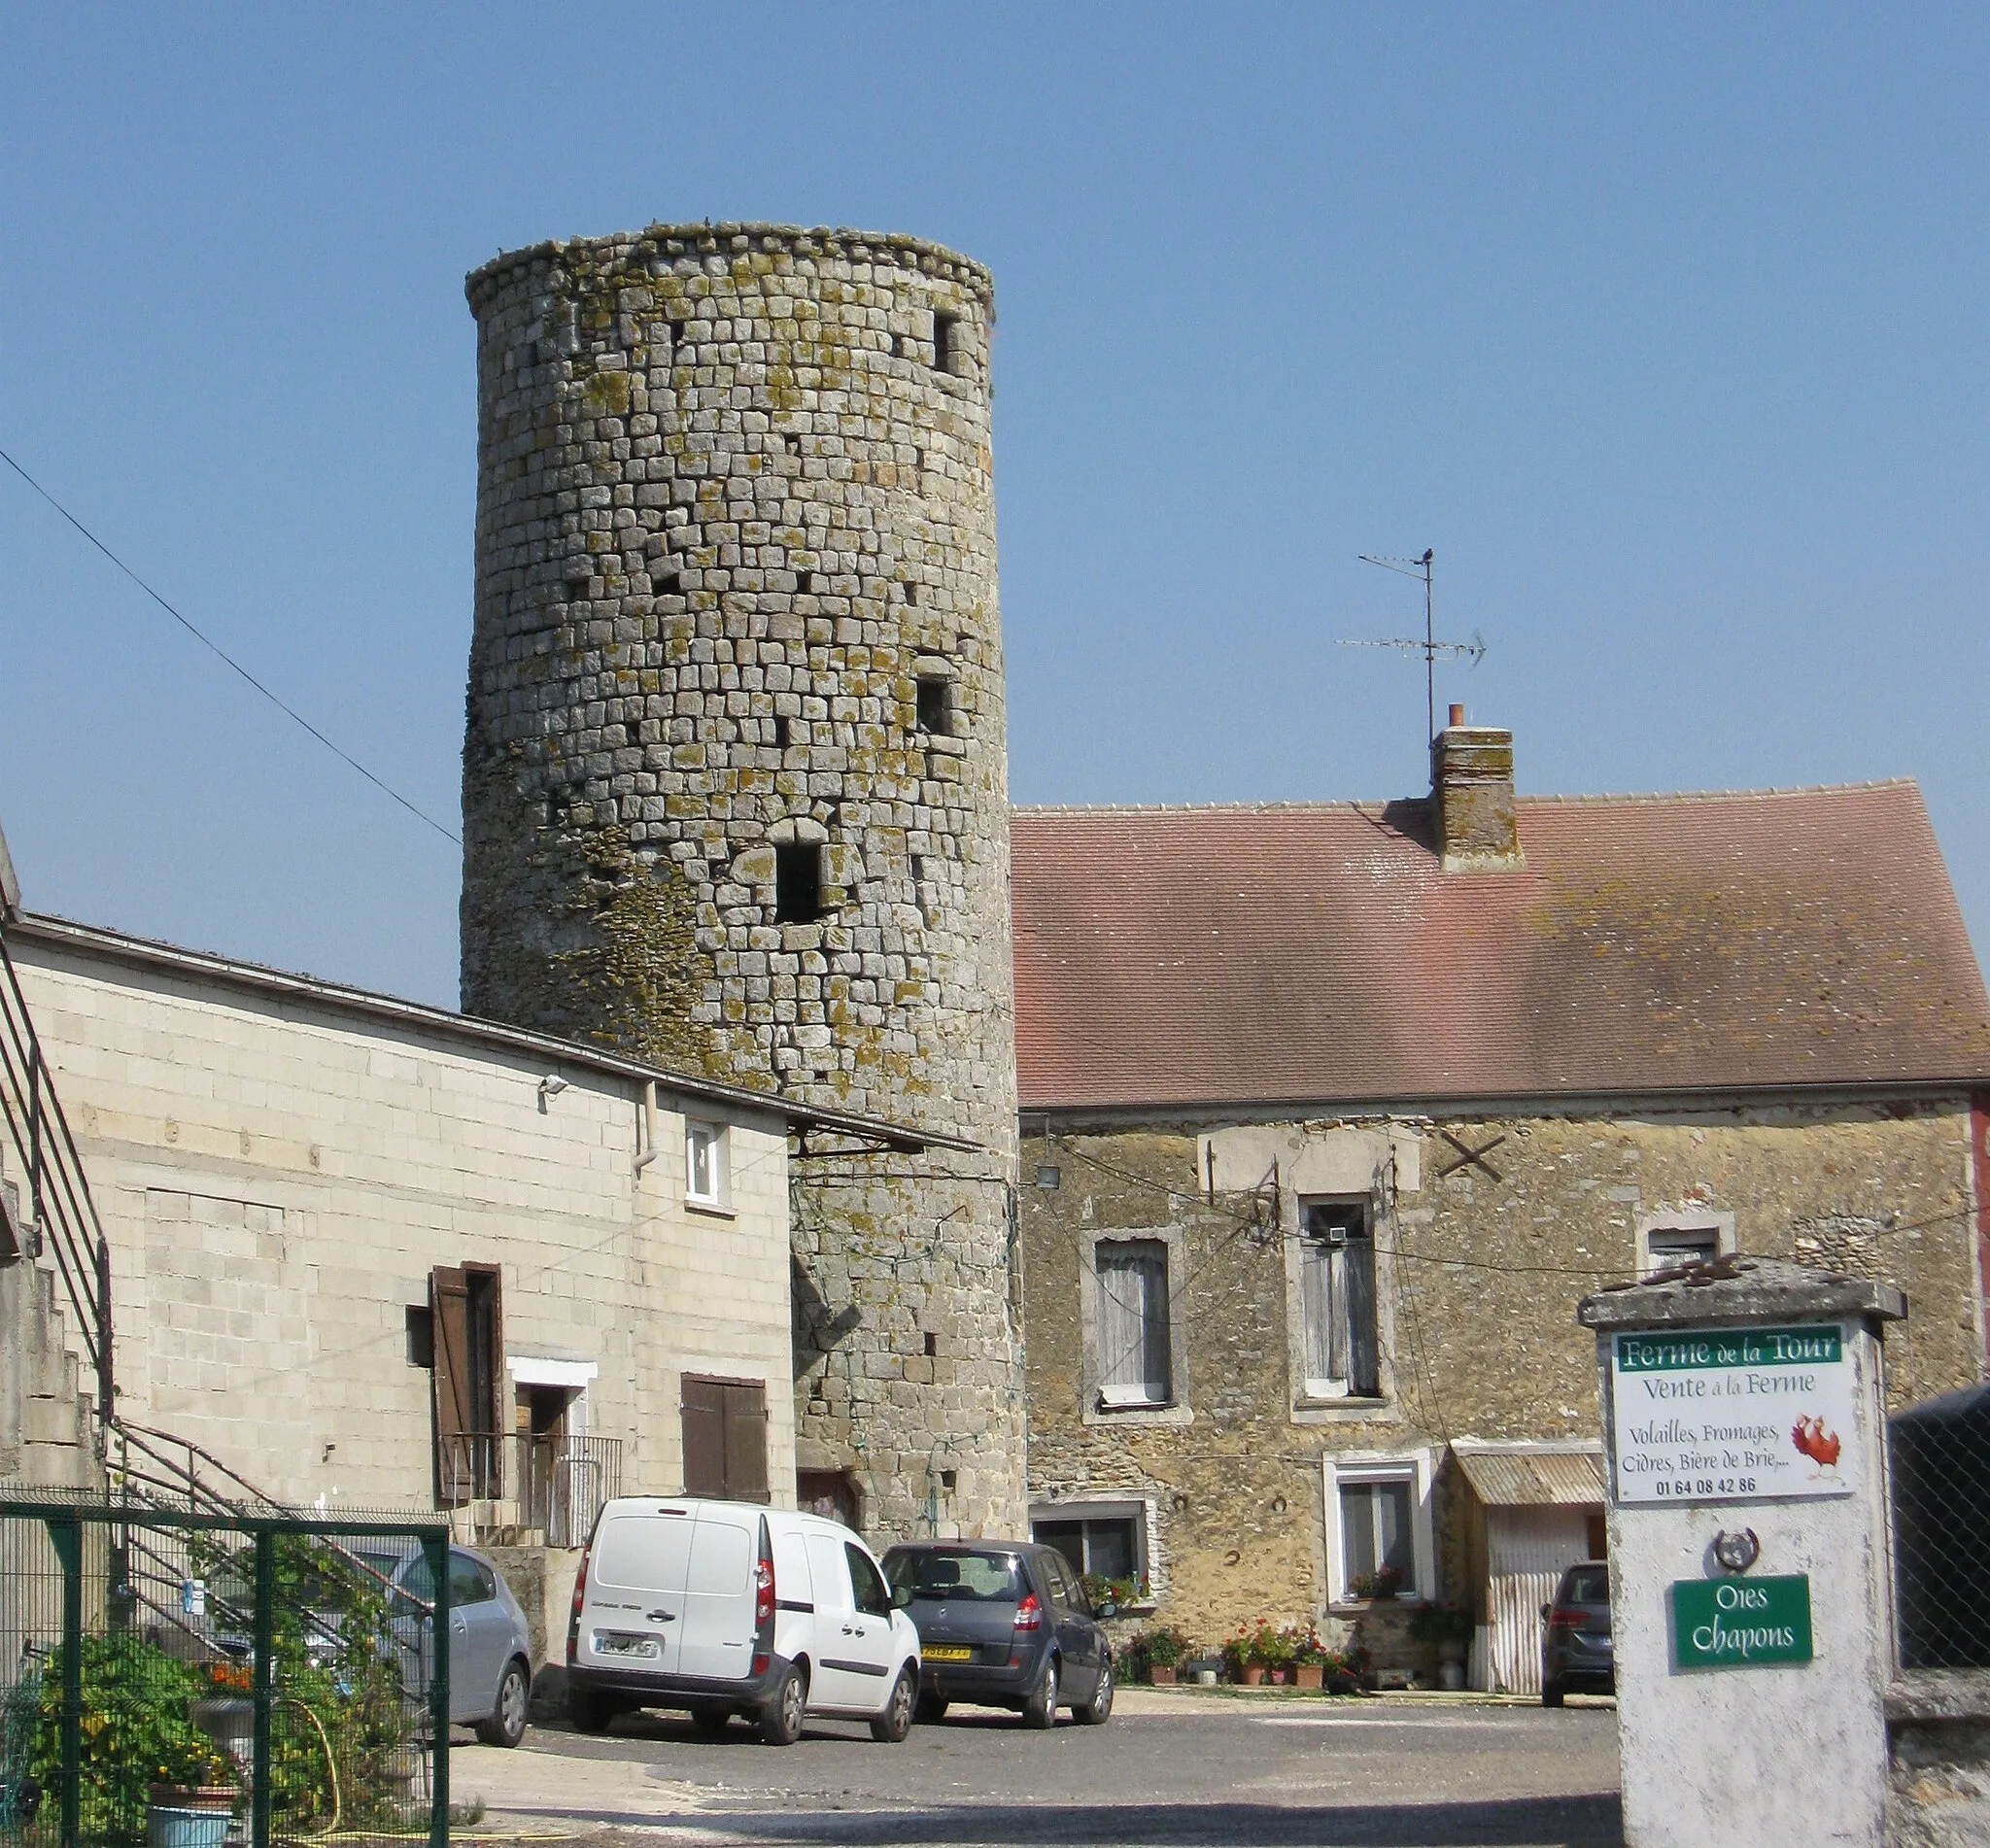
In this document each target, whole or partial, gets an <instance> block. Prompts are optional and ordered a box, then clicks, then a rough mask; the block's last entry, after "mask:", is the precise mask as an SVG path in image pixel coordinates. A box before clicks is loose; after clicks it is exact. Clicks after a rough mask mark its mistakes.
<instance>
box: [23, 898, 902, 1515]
mask: <svg viewBox="0 0 1990 1848" xmlns="http://www.w3.org/2000/svg"><path fill="white" fill-rule="evenodd" d="M7 947H8V950H9V952H10V954H11V957H12V959H13V962H14V965H15V968H16V970H17V975H18V979H19V982H20V984H21V988H22V990H23V992H24V994H25V997H26V1001H27V1006H28V1010H29V1011H30V1014H31V1016H32V1019H33V1021H34V1023H35V1029H36V1032H37V1034H38V1035H39V1039H40V1042H41V1047H42V1052H43V1055H44V1057H45V1058H46V1060H47V1063H48V1066H49V1069H50V1072H51V1076H52V1078H53V1081H54V1085H55V1088H56V1090H57V1093H58V1094H59V1096H60V1097H61V1099H62V1101H63V1104H64V1106H65V1108H66V1111H67V1114H68V1118H69V1122H70V1126H71V1128H72V1130H73V1131H74V1133H75V1136H76V1139H77V1143H78V1145H79V1147H80V1149H81V1152H82V1157H83V1162H84V1166H85V1169H86V1173H87V1176H88V1179H89V1184H90V1188H91V1190H92V1192H93V1193H94V1195H95V1199H96V1205H97V1209H98V1212H99V1214H100V1215H101V1218H102V1220H103V1224H104V1227H105V1230H106V1234H107V1238H108V1243H109V1245H110V1249H111V1268H112V1289H111V1295H112V1301H113V1303H114V1305H115V1319H116V1330H115V1340H114V1346H113V1353H114V1357H115V1370H116V1377H117V1411H118V1414H119V1417H120V1420H124V1421H125V1422H127V1423H130V1424H133V1425H137V1426H151V1427H155V1428H158V1429H163V1430H166V1431H170V1432H171V1433H173V1434H174V1436H176V1437H178V1438H181V1439H184V1440H187V1441H189V1442H191V1443H194V1444H197V1445H199V1446H201V1447H203V1448H204V1449H206V1450H208V1451H210V1452H211V1453H213V1454H214V1455H215V1456H217V1457H219V1458H220V1459H222V1460H223V1462H225V1463H226V1464H227V1465H228V1466H230V1467H231V1468H233V1469H235V1470H238V1471H240V1472H241V1473H242V1475H243V1476H245V1477H247V1478H248V1479H249V1480H250V1481H251V1482H253V1483H254V1484H255V1485H256V1486H257V1488H259V1489H262V1490H263V1491H264V1492H266V1493H268V1494H271V1495H273V1496H276V1497H278V1498H280V1499H283V1500H285V1501H289V1502H292V1503H301V1504H311V1503H317V1502H319V1501H320V1500H321V1499H322V1500H323V1501H324V1502H325V1503H326V1504H327V1505H332V1506H335V1505H337V1504H339V1503H347V1504H359V1505H374V1506H379V1505H395V1506H407V1505H419V1506H429V1505H441V1506H444V1507H453V1508H460V1509H463V1510H464V1511H466V1514H467V1515H468V1516H469V1524H471V1525H472V1526H475V1527H477V1528H478V1529H479V1530H481V1531H486V1532H490V1531H492V1530H494V1529H497V1528H507V1527H515V1528H517V1529H520V1530H521V1532H520V1537H522V1538H523V1537H538V1536H539V1535H543V1538H544V1540H545V1541H546V1542H547V1543H550V1544H552V1545H554V1546H560V1545H572V1544H576V1543H577V1541H578V1540H579V1539H580V1538H582V1537H584V1533H585V1527H586V1524H587V1523H588V1521H589V1520H590V1519H591V1517H592V1510H593V1507H594V1506H595V1505H596V1504H597V1503H598V1502H599V1499H600V1496H601V1495H602V1494H604V1493H610V1492H615V1491H616V1489H618V1488H619V1489H623V1490H652V1491H655V1492H658V1493H683V1492H691V1493H698V1492H704V1493H725V1494H736V1495H747V1496H757V1497H765V1498H767V1499H769V1500H771V1501H772V1502H773V1503H774V1504H776V1505H786V1506H792V1505H793V1503H794V1495H795V1435H794V1417H795V1412H794V1393H793V1387H792V1367H793V1361H792V1353H793V1348H792V1341H791V1314H792V1311H791V1300H790V1298H791V1273H790V1258H789V1224H788V1164H789V1137H790V1135H791V1133H792V1134H795V1135H797V1136H814V1137H816V1138H817V1139H818V1142H819V1141H820V1140H821V1139H823V1138H827V1139H829V1140H831V1141H832V1142H835V1143H838V1144H841V1145H842V1146H849V1145H850V1144H851V1143H852V1142H854V1143H855V1144H856V1145H858V1146H870V1147H878V1146H890V1147H893V1148H895V1149H897V1150H898V1151H900V1152H905V1151H906V1150H908V1149H910V1148H914V1147H916V1146H918V1144H917V1142H916V1141H915V1140H910V1139H908V1138H906V1137H905V1136H903V1135H901V1134H899V1133H897V1132H894V1131H891V1130H889V1129H888V1128H887V1127H886V1126H884V1125H880V1124H876V1123H874V1122H871V1121H870V1120H869V1119H866V1118H862V1117H857V1116H849V1115H843V1114H840V1113H839V1112H834V1111H824V1110H818V1109H809V1108H803V1107H798V1106H795V1105H792V1104H789V1103H787V1102H785V1101H784V1100H781V1099H777V1098H772V1097H764V1096H757V1095H754V1094H753V1093H750V1092H748V1091H745V1090H741V1089H738V1088H736V1087H732V1086H728V1085H721V1084H709V1083H704V1082H702V1081H699V1080H696V1079H693V1078H686V1077H684V1076H682V1075H680V1074H671V1073H666V1072H662V1071H658V1070H654V1069H651V1068H649V1067H646V1066H643V1065H641V1064H638V1063H635V1062H633V1061H631V1060H628V1059H624V1058H619V1057H614V1056H610V1055H607V1054H605V1053H596V1052H593V1051H590V1050H588V1049H587V1048H584V1047H580V1046H576V1045H573V1044H566V1043H565V1042H561V1041H556V1040H552V1039H548V1038H545V1037H542V1036H539V1035H536V1034H532V1033H526V1032H519V1031H515V1030H512V1029H509V1028H503V1027H498V1026H495V1025H491V1024H488V1023H485V1022H481V1021H478V1020H474V1019H470V1018H466V1017H464V1016H462V1015H458V1014H452V1013H449V1012H447V1011H445V1010H438V1009H431V1008H426V1007H421V1006H417V1005H415V1004H411V1003H408V1002H403V1001H397V1000H393V999H390V998H388V997H384V996H380V995H374V994H368V993H364V992H361V991H359V990H355V989H351V988H344V987H340V986H337V985H334V984H331V983H327V982H323V981H318V980H315V979H313V978H310V977H306V976H298V975H283V974H279V973H277V972H274V971H271V970H267V969H262V968H258V967H256V966H254V965H248V964H243V963H239V962H232V961H228V960H225V959H223V958H221V957H217V956H211V955H205V954H199V953H194V952H190V951H188V950H183V949H177V948H172V947H169V946H167V945H163V944H159V943H154V942H149V941H142V940H139V939H135V938H131V937H126V936H122V935H120V934H118V933H116V932H112V931H107V930H101V929H95V928H91V927H86V926H83V925H78V924H73V923H68V922H64V921H61V920H57V919H54V918H48V917H37V916H33V915H27V916H23V917H21V918H19V919H18V920H17V921H16V922H14V923H12V924H10V925H9V926H8V929H7ZM113 1460H114V1462H115V1460H116V1459H115V1455H114V1458H113Z"/></svg>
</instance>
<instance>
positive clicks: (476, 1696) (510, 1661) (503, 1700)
mask: <svg viewBox="0 0 1990 1848" xmlns="http://www.w3.org/2000/svg"><path fill="white" fill-rule="evenodd" d="M355 1551H356V1552H358V1553H359V1556H360V1558H361V1559H362V1560H364V1561H365V1563H366V1564H367V1565H369V1566H370V1567H372V1569H373V1570H374V1571H376V1572H378V1573H379V1574H380V1576H381V1577H382V1578H384V1579H387V1580H388V1581H389V1582H390V1583H391V1584H392V1586H393V1587H394V1590H395V1591H397V1592H399V1593H401V1596H400V1597H399V1598H398V1599H397V1600H395V1614H394V1616H393V1617H392V1618H391V1619H390V1624H391V1626H392V1627H393V1629H394V1631H395V1635H396V1637H397V1638H398V1640H399V1641H400V1644H401V1657H402V1669H401V1677H402V1683H401V1685H402V1687H403V1689H404V1690H405V1691H406V1693H407V1694H408V1695H409V1696H410V1697H411V1698H413V1699H417V1700H422V1699H426V1698H427V1695H428V1662H429V1626H430V1625H431V1623H432V1619H431V1618H430V1617H429V1615H428V1612H427V1610H426V1609H425V1608H423V1607H427V1606H429V1605H431V1604H432V1603H433V1601H434V1596H435V1588H434V1586H433V1584H432V1582H431V1581H430V1578H429V1561H428V1559H427V1557H425V1556H424V1555H423V1554H422V1553H420V1552H419V1551H409V1552H396V1553H395V1554H391V1555H390V1554H375V1553H373V1552H371V1551H370V1550H369V1549H365V1548H363V1547H361V1548H356V1549H355ZM531 1699H532V1642H531V1632H530V1631H529V1630H528V1628H527V1626H526V1620H525V1612H524V1611H523V1610H522V1609H521V1608H520V1607H519V1602H518V1599H517V1598H515V1597H513V1596H512V1594H511V1588H510V1587H509V1586H508V1585H506V1584H505V1583H504V1580H503V1579H502V1577H501V1576H500V1575H499V1574H498V1572H497V1568H496V1567H495V1566H494V1565H492V1563H491V1561H490V1560H489V1559H487V1558H485V1557H484V1556H483V1555H482V1554H481V1553H474V1552H472V1551H471V1550H470V1549H469V1548H468V1547H454V1546H453V1547H451V1548H450V1549H449V1717H450V1719H451V1721H452V1722H454V1723H455V1724H456V1725H458V1726H470V1727H475V1728H476V1729H477V1737H478V1738H480V1739H482V1740H483V1742H484V1743H485V1744H486V1745H516V1744H517V1743H518V1742H519V1741H520V1740H521V1739H522V1738H524V1737H525V1728H526V1709H527V1707H528V1705H529V1703H530V1701H531Z"/></svg>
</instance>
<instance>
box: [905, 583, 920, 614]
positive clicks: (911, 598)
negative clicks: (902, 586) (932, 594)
mask: <svg viewBox="0 0 1990 1848" xmlns="http://www.w3.org/2000/svg"><path fill="white" fill-rule="evenodd" d="M918 606H919V587H918V585H917V584H916V583H915V582H914V581H913V580H912V579H910V578H907V579H906V607H907V608H908V609H917V608H918Z"/></svg>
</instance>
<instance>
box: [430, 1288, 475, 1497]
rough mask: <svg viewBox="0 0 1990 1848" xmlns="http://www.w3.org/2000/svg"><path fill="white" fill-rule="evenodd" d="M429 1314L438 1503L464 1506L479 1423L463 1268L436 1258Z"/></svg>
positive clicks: (468, 1301) (468, 1309) (468, 1493)
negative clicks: (468, 1436)
mask: <svg viewBox="0 0 1990 1848" xmlns="http://www.w3.org/2000/svg"><path fill="white" fill-rule="evenodd" d="M469 1321H470V1292H469V1283H468V1281H467V1280H466V1279H465V1278H464V1276H463V1272H462V1271H460V1270H453V1269H451V1268H449V1267H448V1266H447V1265H441V1264H438V1265H437V1266H436V1267H435V1268H434V1269H433V1270H432V1271H430V1272H429V1324H430V1327H431V1329H432V1333H433V1340H434V1345H435V1366H434V1370H433V1372H432V1373H431V1374H430V1375H429V1378H430V1380H431V1381H432V1382H433V1387H434V1390H433V1399H434V1406H435V1505H436V1507H438V1508H457V1507H461V1506H462V1505H463V1503H464V1502H465V1501H467V1500H469V1498H470V1474H471V1471H470V1462H471V1458H470V1455H469V1451H470V1448H471V1447H470V1446H469V1445H468V1444H467V1443H466V1442H465V1441H464V1437H465V1433H467V1432H470V1431H473V1430H474V1429H475V1428H476V1412H475V1409H474V1407H473V1405H472V1404H471V1387H470V1335H469Z"/></svg>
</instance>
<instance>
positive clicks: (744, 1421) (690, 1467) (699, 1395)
mask: <svg viewBox="0 0 1990 1848" xmlns="http://www.w3.org/2000/svg"><path fill="white" fill-rule="evenodd" d="M683 1390H684V1398H683V1407H684V1492H685V1493H686V1494H687V1495H709V1496H711V1497H713V1498H714V1499H716V1500H720V1501H767V1500H768V1499H770V1496H769V1492H768V1480H767V1387H766V1386H765V1385H764V1384H763V1383H762V1382H761V1381H758V1380H710V1379H705V1378H703V1376H701V1375H699V1374H694V1373H687V1374H686V1375H685V1376H684V1387H683Z"/></svg>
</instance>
